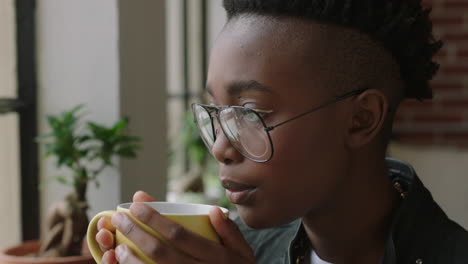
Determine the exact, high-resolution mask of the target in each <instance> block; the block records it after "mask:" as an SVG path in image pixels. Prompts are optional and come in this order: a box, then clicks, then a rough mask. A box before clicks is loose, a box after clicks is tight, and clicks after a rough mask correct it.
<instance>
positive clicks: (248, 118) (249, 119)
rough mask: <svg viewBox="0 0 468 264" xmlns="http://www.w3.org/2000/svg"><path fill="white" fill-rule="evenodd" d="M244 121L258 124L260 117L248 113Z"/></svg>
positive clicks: (251, 112)
mask: <svg viewBox="0 0 468 264" xmlns="http://www.w3.org/2000/svg"><path fill="white" fill-rule="evenodd" d="M244 120H245V121H247V122H250V123H257V122H258V116H257V115H256V114H255V113H254V112H253V111H246V112H245V113H244Z"/></svg>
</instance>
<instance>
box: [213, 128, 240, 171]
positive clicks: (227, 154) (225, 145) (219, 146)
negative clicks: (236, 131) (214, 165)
mask: <svg viewBox="0 0 468 264" xmlns="http://www.w3.org/2000/svg"><path fill="white" fill-rule="evenodd" d="M211 153H213V156H214V157H215V159H216V160H217V161H218V162H220V163H223V164H225V165H228V164H231V163H236V162H241V161H242V160H243V159H244V156H242V154H240V153H239V151H237V150H236V149H235V148H234V147H233V146H232V144H231V142H229V139H227V138H226V135H224V132H223V131H222V130H221V128H219V129H218V130H217V133H216V140H215V142H214V144H213V147H212V149H211Z"/></svg>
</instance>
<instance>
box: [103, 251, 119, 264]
mask: <svg viewBox="0 0 468 264" xmlns="http://www.w3.org/2000/svg"><path fill="white" fill-rule="evenodd" d="M101 263H102V264H117V258H116V256H115V251H114V250H113V249H111V250H108V251H106V252H104V255H103V256H102V260H101Z"/></svg>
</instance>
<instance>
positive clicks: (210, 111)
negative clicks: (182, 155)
mask: <svg viewBox="0 0 468 264" xmlns="http://www.w3.org/2000/svg"><path fill="white" fill-rule="evenodd" d="M367 90H369V88H363V89H358V90H353V91H350V92H347V93H345V94H342V95H340V96H337V97H335V98H334V99H333V100H329V101H327V102H325V103H323V104H320V105H319V106H316V107H314V108H312V109H310V110H308V111H306V112H304V113H302V114H298V115H296V116H293V117H291V118H289V119H287V120H284V121H282V122H279V123H277V124H275V125H272V126H267V125H266V123H265V120H264V119H263V117H262V115H261V114H260V113H258V112H257V111H255V110H253V109H251V108H247V107H243V106H227V105H225V106H216V105H207V104H199V103H193V104H192V113H193V114H194V122H195V124H196V125H197V128H198V130H199V132H200V134H201V128H200V124H198V120H197V117H196V114H195V107H196V106H200V107H202V108H203V109H205V111H207V113H208V115H209V116H210V121H211V129H212V133H213V145H214V143H215V142H216V129H215V126H214V122H213V121H214V120H213V118H214V116H213V113H214V114H215V117H216V120H217V121H218V123H219V126H220V127H221V130H222V131H223V133H224V136H225V137H226V138H227V139H228V140H229V143H230V144H231V146H233V147H234V148H235V149H236V150H237V151H238V152H239V153H240V154H241V155H242V156H243V157H245V158H247V159H249V160H251V161H253V162H257V163H265V162H268V161H270V160H271V159H272V158H273V155H274V152H275V149H274V146H273V140H272V139H271V135H270V131H273V130H274V129H275V128H277V127H279V126H282V125H284V124H286V123H289V122H291V121H293V120H296V119H299V118H301V117H303V116H306V115H308V114H310V113H313V112H316V111H318V110H320V109H322V108H325V107H327V106H329V105H332V104H335V103H337V102H340V101H342V100H344V99H347V98H350V97H353V96H356V95H359V94H362V93H364V92H365V91H367ZM232 108H236V109H242V110H244V111H248V112H252V113H254V114H255V115H256V116H257V117H258V118H259V119H260V121H261V123H262V125H263V129H264V130H265V132H266V134H267V137H268V140H269V142H270V148H271V155H270V157H269V158H268V159H266V160H256V159H253V158H251V157H249V156H247V155H245V154H244V153H242V151H240V150H239V149H237V147H236V146H235V144H233V143H232V142H231V138H230V137H229V136H228V134H227V132H226V131H225V130H224V127H223V125H221V119H220V117H219V113H220V112H222V111H223V110H226V109H232ZM202 139H203V141H204V142H205V145H207V146H209V144H208V143H207V142H206V140H205V138H204V137H203V136H202ZM211 148H212V147H211ZM209 151H210V153H211V149H209Z"/></svg>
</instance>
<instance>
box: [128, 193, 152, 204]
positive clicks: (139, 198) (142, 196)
mask: <svg viewBox="0 0 468 264" xmlns="http://www.w3.org/2000/svg"><path fill="white" fill-rule="evenodd" d="M155 201H156V199H154V198H153V197H151V196H150V195H149V194H147V193H145V192H144V191H138V192H136V193H135V194H134V195H133V202H134V203H137V202H140V203H141V202H155Z"/></svg>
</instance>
